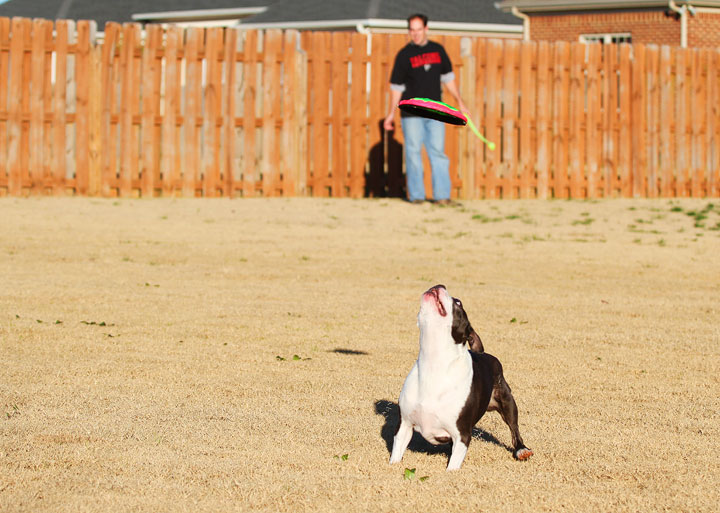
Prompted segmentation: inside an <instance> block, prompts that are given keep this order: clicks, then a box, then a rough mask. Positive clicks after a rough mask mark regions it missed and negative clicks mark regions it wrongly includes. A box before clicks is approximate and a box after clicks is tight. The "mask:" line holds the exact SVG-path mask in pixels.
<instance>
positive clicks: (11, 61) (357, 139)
mask: <svg viewBox="0 0 720 513" xmlns="http://www.w3.org/2000/svg"><path fill="white" fill-rule="evenodd" d="M406 39H407V38H406V37H405V36H404V35H387V34H372V35H364V34H358V33H350V32H334V33H331V32H303V33H298V32H295V31H285V32H282V31H273V30H268V31H265V32H262V31H241V30H238V29H221V28H213V29H200V28H189V29H181V28H178V27H169V28H162V27H160V26H153V25H149V26H148V27H147V28H146V30H144V31H142V30H141V27H140V26H139V25H136V24H126V25H122V26H121V25H118V24H114V23H109V24H107V25H106V26H105V31H104V34H103V37H102V38H98V37H97V36H96V30H95V27H94V24H93V23H92V22H85V21H79V22H77V23H74V22H69V21H57V22H55V23H52V22H50V21H46V20H28V19H21V18H14V19H12V20H9V19H7V18H0V194H9V195H14V196H17V195H27V194H68V193H74V194H80V195H102V196H125V197H127V196H143V197H152V196H176V195H182V196H208V197H213V196H230V197H234V196H243V197H250V196H255V195H262V196H277V195H283V196H293V195H310V196H333V197H341V196H351V197H362V196H386V195H390V196H402V195H404V178H403V167H402V160H403V159H402V144H403V138H402V133H401V131H399V130H396V131H393V132H389V133H384V131H383V129H382V126H381V123H382V119H383V118H384V117H385V115H386V113H387V109H388V103H387V102H388V101H389V94H388V87H387V81H388V77H389V74H390V68H391V67H392V63H393V59H394V56H395V53H396V52H397V50H398V49H399V48H400V47H402V45H404V44H405V42H406ZM433 39H435V40H437V41H439V42H441V43H442V44H444V45H445V47H446V49H447V50H448V54H449V55H450V57H451V59H452V61H453V63H454V67H455V73H456V75H457V79H458V82H459V85H460V89H461V92H462V95H463V98H464V100H465V103H466V104H467V105H468V107H469V109H470V111H471V112H470V114H471V117H472V118H473V119H474V120H475V122H476V124H477V125H478V127H479V128H480V129H481V130H482V131H483V132H484V133H485V134H486V136H487V138H488V139H490V140H492V141H494V142H495V143H496V144H497V149H496V150H495V151H494V152H490V151H488V150H487V148H486V147H485V146H483V145H482V144H481V143H480V142H479V140H478V139H476V138H475V137H474V136H473V135H472V134H471V132H470V131H469V130H468V129H467V128H460V127H454V126H448V128H447V131H446V134H447V136H446V149H447V153H448V156H449V157H450V159H451V178H452V183H453V196H454V197H459V198H516V197H527V198H533V197H539V198H550V197H557V198H568V197H572V198H586V197H590V198H594V197H617V196H633V197H658V196H663V197H672V196H720V146H719V145H720V50H708V49H680V48H671V47H667V46H662V47H658V46H652V45H648V46H643V45H633V46H630V45H617V46H616V45H605V46H602V45H599V44H594V45H584V44H579V43H578V44H569V43H548V42H520V41H517V40H492V39H482V38H472V37H459V36H438V37H435V38H433ZM426 187H427V189H428V191H430V181H429V173H426Z"/></svg>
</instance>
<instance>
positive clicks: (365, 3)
mask: <svg viewBox="0 0 720 513" xmlns="http://www.w3.org/2000/svg"><path fill="white" fill-rule="evenodd" d="M418 12H420V13H423V14H426V15H427V16H428V17H429V18H430V20H431V21H433V20H436V21H443V22H454V23H501V24H508V25H518V24H520V23H522V22H521V20H519V19H518V18H516V17H515V16H513V15H511V14H508V13H504V12H502V11H500V10H498V9H497V8H496V7H495V0H444V1H442V2H440V1H437V0H330V1H328V0H279V1H276V2H273V3H272V4H271V5H270V6H269V7H268V9H267V10H266V11H265V12H263V13H260V14H257V15H255V16H252V17H250V18H247V19H246V20H244V21H247V22H248V23H276V22H302V21H315V20H347V19H392V20H402V21H405V19H406V18H407V17H408V16H409V15H411V14H414V13H418Z"/></svg>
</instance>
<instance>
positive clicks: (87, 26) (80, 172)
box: [75, 21, 95, 195]
mask: <svg viewBox="0 0 720 513" xmlns="http://www.w3.org/2000/svg"><path fill="white" fill-rule="evenodd" d="M94 34H95V22H94V21H79V22H78V23H77V53H76V54H75V82H76V84H77V89H76V105H75V130H76V133H75V162H76V164H75V177H76V183H75V186H76V190H77V192H78V194H81V195H86V194H87V192H88V187H89V185H90V46H91V45H92V44H94V41H93V38H94Z"/></svg>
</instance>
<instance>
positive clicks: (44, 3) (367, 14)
mask: <svg viewBox="0 0 720 513" xmlns="http://www.w3.org/2000/svg"><path fill="white" fill-rule="evenodd" d="M494 3H495V0H443V1H442V2H440V1H437V0H117V1H107V0H105V1H103V0H10V1H8V2H6V3H4V4H0V16H7V17H13V16H22V17H26V18H46V19H58V18H64V19H91V20H95V21H97V23H98V28H99V29H101V30H102V28H103V27H104V25H105V23H106V22H108V21H115V22H119V23H123V22H128V21H133V20H135V21H137V20H140V21H147V20H151V19H152V20H158V19H162V16H158V15H159V14H160V13H173V14H174V15H176V16H177V15H178V13H180V12H182V11H209V10H225V11H233V10H234V11H236V12H237V11H239V10H242V9H247V8H252V7H255V8H263V7H267V9H265V10H264V11H263V12H259V13H255V14H253V15H252V16H249V17H247V18H243V20H242V24H243V25H245V24H246V23H247V24H252V25H256V26H258V25H268V24H271V25H272V24H275V25H277V26H279V25H287V24H292V23H304V22H334V21H335V22H337V21H339V20H340V21H342V20H345V21H347V20H354V21H362V20H365V21H367V20H384V21H387V20H394V21H395V22H397V23H404V22H405V19H406V18H407V16H408V15H410V14H413V13H416V12H422V13H424V14H427V15H428V16H429V17H430V21H431V23H433V22H436V23H440V22H445V23H459V24H500V25H510V26H517V25H520V24H521V23H522V22H521V20H519V19H518V18H516V17H515V16H513V15H511V14H509V13H506V12H502V11H500V10H498V9H497V8H496V7H495V5H494ZM139 14H142V16H138V15H139ZM133 15H135V18H133ZM148 15H150V16H148Z"/></svg>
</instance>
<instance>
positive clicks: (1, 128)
mask: <svg viewBox="0 0 720 513" xmlns="http://www.w3.org/2000/svg"><path fill="white" fill-rule="evenodd" d="M9 65H10V20H9V19H8V18H0V77H2V79H1V80H0V111H1V112H5V113H7V112H8V85H9V81H8V77H9V76H10V73H9ZM8 124H9V119H8V118H7V117H6V118H5V119H3V120H0V194H4V193H6V192H7V188H8V160H7V149H8V148H7V144H6V143H7V140H8Z"/></svg>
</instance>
